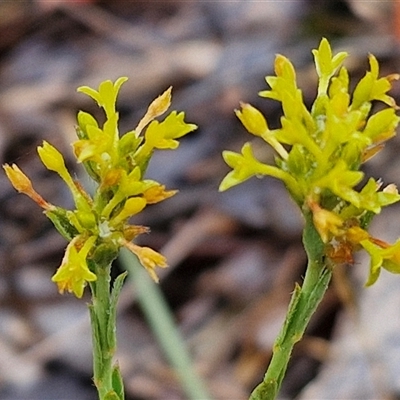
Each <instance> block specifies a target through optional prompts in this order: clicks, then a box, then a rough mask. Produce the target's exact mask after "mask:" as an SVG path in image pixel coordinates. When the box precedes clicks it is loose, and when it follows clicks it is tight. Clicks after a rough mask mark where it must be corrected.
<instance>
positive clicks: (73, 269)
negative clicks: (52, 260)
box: [51, 236, 97, 298]
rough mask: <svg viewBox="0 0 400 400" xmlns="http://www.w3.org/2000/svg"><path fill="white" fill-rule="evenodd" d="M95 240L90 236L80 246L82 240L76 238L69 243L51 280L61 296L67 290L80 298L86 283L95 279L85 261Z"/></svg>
mask: <svg viewBox="0 0 400 400" xmlns="http://www.w3.org/2000/svg"><path fill="white" fill-rule="evenodd" d="M96 239H97V238H96V237H95V236H91V237H90V238H89V239H87V240H86V241H85V242H84V244H83V245H81V243H80V241H81V240H82V238H81V237H79V236H76V237H75V238H74V239H72V240H71V241H70V242H69V244H68V246H67V249H66V251H65V255H64V258H63V260H62V263H61V266H60V267H59V268H58V270H57V272H56V273H55V275H54V276H53V277H52V278H51V280H52V281H53V282H55V283H57V286H58V290H59V292H60V293H61V294H62V293H64V290H67V291H68V292H70V293H72V292H73V293H74V294H75V296H76V297H78V298H81V297H82V295H83V290H84V288H85V286H86V283H87V282H93V281H95V280H96V279H97V277H96V275H95V274H94V273H93V272H91V271H90V270H89V267H88V265H87V260H86V259H87V255H88V253H89V252H90V250H91V249H92V247H93V245H94V243H95V241H96Z"/></svg>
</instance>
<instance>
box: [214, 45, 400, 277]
mask: <svg viewBox="0 0 400 400" xmlns="http://www.w3.org/2000/svg"><path fill="white" fill-rule="evenodd" d="M312 53H313V55H314V60H315V65H316V71H317V75H318V78H319V80H318V90H317V97H316V99H315V101H314V103H313V105H312V106H311V108H310V109H308V108H307V107H306V105H305V104H304V102H303V96H302V91H301V89H299V88H298V87H297V83H296V72H295V69H294V67H293V65H292V63H291V62H290V61H289V60H288V59H287V58H286V57H284V56H282V55H277V57H276V59H275V76H268V77H266V81H267V83H268V85H269V86H270V89H269V90H264V91H261V92H260V96H262V97H266V98H270V99H273V100H277V101H279V102H280V103H281V105H282V110H283V116H282V117H281V119H280V127H278V128H276V129H271V128H270V127H269V124H268V123H267V121H266V119H265V118H264V116H263V115H262V113H261V112H260V111H259V110H257V109H256V108H255V107H253V106H251V105H250V104H241V109H240V110H237V111H236V115H237V116H238V118H239V119H240V121H241V122H242V124H243V125H244V126H245V128H246V129H247V130H248V131H249V132H250V133H251V134H253V135H255V136H257V137H260V138H262V139H263V140H264V141H265V142H266V143H267V144H268V145H269V146H271V147H272V148H273V149H274V150H275V152H276V158H275V165H274V166H272V165H266V164H264V163H263V162H262V161H260V160H257V159H256V158H255V156H254V154H253V151H252V147H251V144H250V143H246V144H245V145H244V146H243V148H242V151H241V154H238V153H235V152H232V151H224V152H223V157H224V160H225V161H226V163H227V164H228V165H229V166H230V167H231V168H233V170H232V171H231V172H229V173H228V174H227V176H226V177H225V178H224V179H223V180H222V182H221V185H220V190H226V189H228V188H230V187H232V186H234V185H237V184H239V183H241V182H243V181H245V180H246V179H249V178H251V177H253V176H257V177H259V176H261V175H270V176H272V177H275V178H278V179H281V180H282V181H283V182H284V184H285V185H286V187H287V189H288V191H289V192H290V194H291V196H292V198H293V199H294V200H295V202H296V203H297V204H298V206H299V207H300V209H301V210H302V212H303V214H305V215H306V214H307V213H309V212H311V214H312V218H313V222H314V225H315V229H316V230H317V232H318V233H319V234H320V237H321V239H322V241H323V242H324V244H325V248H326V255H327V256H329V257H330V258H331V260H333V261H334V262H351V261H352V254H353V252H354V251H356V250H358V249H360V248H362V247H363V248H364V249H366V250H367V251H369V253H373V247H372V246H378V247H379V248H381V247H382V246H386V245H382V243H383V242H382V241H380V244H381V245H380V246H379V244H376V243H377V240H376V239H374V238H372V237H371V236H370V235H369V234H368V233H367V232H366V231H365V229H366V228H367V225H368V224H367V223H366V221H368V223H369V222H370V220H371V217H372V215H374V214H377V213H379V212H380V211H381V208H382V207H384V206H386V205H388V204H392V203H395V202H397V201H399V200H400V196H399V194H398V193H397V189H396V188H395V187H394V185H389V186H388V187H387V188H385V189H383V190H380V187H381V183H380V182H378V181H376V180H374V179H373V178H370V179H369V180H368V182H367V184H366V185H365V186H364V187H361V189H360V187H359V185H360V184H361V183H362V181H363V178H364V173H363V172H362V171H360V167H361V165H362V163H363V162H365V161H366V160H368V159H369V158H370V157H372V156H373V155H375V154H376V153H377V152H379V151H380V150H381V149H382V148H383V144H384V142H385V141H387V140H388V139H390V138H391V137H393V136H394V135H395V133H396V132H395V129H396V127H397V125H398V123H399V120H400V119H399V117H398V116H397V115H396V110H397V106H396V103H395V101H394V99H393V98H392V97H390V96H389V95H388V94H387V92H388V91H389V90H390V88H391V84H392V81H393V80H395V79H398V75H390V76H387V77H381V78H380V77H379V64H378V61H377V60H376V58H375V57H374V56H373V55H370V56H369V64H370V71H368V72H367V73H366V74H365V76H364V77H363V78H362V79H361V80H360V81H359V83H358V84H357V85H356V86H355V89H354V92H353V94H351V93H350V92H349V75H348V71H347V69H346V68H345V67H344V66H342V62H343V61H344V60H345V58H346V57H347V53H345V52H340V53H338V54H336V55H333V54H332V51H331V47H330V45H329V42H328V40H326V39H322V40H321V43H320V45H319V48H318V49H315V50H313V51H312ZM375 101H380V102H383V103H384V105H386V106H387V108H385V109H382V110H380V111H377V112H375V113H374V112H372V105H373V103H374V102H375ZM348 227H352V229H353V230H352V231H351V232H350V233H349V230H348V229H347V228H348ZM357 229H358V230H357ZM355 232H356V233H357V234H355ZM366 241H367V242H368V243H370V245H369V244H366ZM361 242H363V243H361ZM388 246H389V245H388ZM398 247H399V246H396V250H397V248H398ZM399 251H400V250H399ZM389 253H390V251H389V250H386V247H385V252H384V254H389ZM373 254H375V253H373ZM390 254H391V253H390ZM377 260H378V261H379V262H377ZM393 260H397V259H396V257H394V256H393V257H392V258H391V264H390V268H387V267H386V266H387V265H388V262H387V261H385V257H383V256H382V257H377V256H374V257H373V262H372V263H371V274H373V275H374V276H376V275H377V271H379V268H380V267H381V266H383V267H386V268H387V269H388V270H390V271H392V272H400V263H399V264H398V268H397V269H396V268H394V267H393V263H394V262H395V261H393ZM399 261H400V256H399ZM373 281H374V279H372V278H371V277H370V278H369V280H368V283H372V282H373Z"/></svg>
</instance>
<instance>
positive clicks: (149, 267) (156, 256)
mask: <svg viewBox="0 0 400 400" xmlns="http://www.w3.org/2000/svg"><path fill="white" fill-rule="evenodd" d="M122 244H123V246H125V247H126V248H127V249H128V250H130V251H131V252H132V253H134V254H135V255H136V256H137V257H138V258H139V261H140V263H141V264H142V265H143V267H144V268H145V269H146V271H147V272H148V273H149V275H150V277H151V278H152V279H153V281H154V282H156V283H158V281H159V279H158V276H157V274H156V273H155V271H154V269H155V268H156V267H160V268H167V267H168V265H167V260H166V258H165V257H164V256H163V255H162V254H160V253H157V252H156V251H155V250H153V249H151V248H150V247H140V246H138V245H136V244H134V243H132V242H128V241H126V240H124V241H123V242H122Z"/></svg>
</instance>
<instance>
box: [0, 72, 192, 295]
mask: <svg viewBox="0 0 400 400" xmlns="http://www.w3.org/2000/svg"><path fill="white" fill-rule="evenodd" d="M126 80H127V78H125V77H122V78H119V79H117V80H116V81H115V82H111V81H108V80H107V81H104V82H102V83H101V84H100V85H99V87H98V89H97V90H96V89H93V88H90V87H87V86H83V87H80V88H78V91H79V92H81V93H83V94H86V95H88V96H89V97H91V98H92V99H93V100H95V102H96V103H97V105H98V106H99V107H100V108H102V109H103V111H104V114H105V122H104V124H103V125H101V124H99V123H98V122H97V121H96V119H95V118H94V117H93V116H91V115H90V114H89V113H86V112H84V111H80V112H79V113H78V127H77V129H76V133H77V136H78V140H76V141H75V142H74V143H73V144H72V146H73V150H74V154H75V157H76V159H77V162H78V163H81V164H82V165H83V167H84V168H85V169H86V171H87V173H88V175H89V176H90V177H91V178H92V179H93V180H94V181H95V183H96V184H97V186H96V187H95V189H94V191H93V194H89V193H88V192H87V191H86V190H85V189H84V187H83V185H81V184H80V183H79V181H76V180H74V179H73V178H72V176H71V174H70V172H69V171H68V169H67V167H66V165H65V161H64V157H63V155H62V154H61V152H60V151H58V150H57V149H56V148H55V147H54V146H52V145H51V144H50V143H48V142H46V141H44V142H43V144H42V146H39V147H38V154H39V157H40V159H41V160H42V162H43V164H44V166H45V167H46V168H47V169H49V170H50V171H53V172H56V173H57V174H58V175H59V176H60V177H61V178H62V179H63V180H64V182H65V183H66V185H67V186H68V188H69V190H70V192H71V194H72V197H73V199H74V202H75V209H74V210H66V209H63V208H61V207H56V206H53V205H51V204H49V203H47V202H46V201H45V200H43V199H42V198H41V197H40V195H39V194H38V193H36V191H35V190H34V189H33V188H32V184H31V182H30V180H29V178H27V176H26V175H25V174H24V173H23V172H22V171H21V170H20V169H19V168H18V167H17V166H16V165H12V166H9V165H4V170H5V172H6V174H7V176H8V178H9V179H10V181H11V183H12V184H13V186H14V187H15V188H16V189H17V190H18V191H19V192H22V193H25V194H27V195H28V196H29V197H31V198H32V199H33V200H35V201H36V202H37V203H38V204H39V205H40V206H41V207H43V208H44V209H45V214H46V216H47V217H48V218H49V219H50V220H51V221H52V222H53V224H54V225H55V227H56V228H57V230H58V231H59V232H60V233H61V234H62V235H63V236H64V237H65V238H66V239H67V240H69V241H70V242H69V245H68V246H67V249H66V252H65V256H64V258H63V261H62V264H61V266H60V268H59V269H58V270H57V272H56V274H55V275H54V276H53V281H54V282H56V283H57V285H58V288H59V291H60V292H61V293H62V292H64V291H65V290H66V291H69V292H73V293H74V294H75V295H76V296H77V297H81V296H82V294H83V291H84V287H85V286H86V284H87V282H91V281H94V280H96V268H97V267H96V260H97V258H101V259H102V260H107V261H109V262H111V261H112V259H113V258H115V257H116V255H117V254H118V249H119V248H120V247H121V246H127V247H129V248H130V249H131V250H132V251H134V252H135V254H137V255H138V257H139V259H140V260H141V262H142V264H143V265H144V267H145V268H146V270H147V271H148V272H149V274H150V275H151V276H152V278H153V279H154V280H157V277H156V275H155V272H154V268H155V266H160V267H165V266H166V261H165V258H164V257H163V256H161V255H160V254H158V253H157V252H155V251H154V250H151V249H149V248H146V247H143V248H141V247H139V246H136V245H135V244H133V243H131V240H133V239H134V238H135V237H136V236H137V235H139V234H141V233H145V232H148V228H146V227H142V226H135V225H130V224H129V219H130V218H131V217H132V216H134V215H136V214H137V213H139V212H141V211H142V210H143V209H144V208H145V207H146V206H147V205H149V204H154V203H158V202H160V201H163V200H165V199H167V198H169V197H171V196H173V195H174V194H175V193H176V191H175V190H167V189H166V188H165V186H164V185H161V184H159V183H158V182H156V181H153V180H150V179H145V178H144V176H145V173H146V169H147V166H148V164H149V161H150V158H151V156H152V154H153V152H154V150H156V149H159V150H162V149H175V148H177V147H178V146H179V139H180V138H181V137H183V136H184V135H186V134H187V133H189V132H191V131H193V130H194V129H196V126H195V125H194V124H188V123H186V122H185V120H184V118H185V115H184V113H183V112H176V111H172V112H171V113H170V114H168V115H167V116H166V117H165V119H164V120H161V121H158V120H157V118H158V117H160V116H161V115H163V114H164V113H166V112H167V110H168V108H169V106H170V104H171V90H172V89H171V88H168V89H167V90H166V91H165V92H164V93H163V94H162V95H160V96H159V97H157V98H156V99H155V100H154V101H153V102H152V103H151V104H150V106H149V108H148V110H147V112H146V113H145V115H144V116H143V118H142V119H141V120H140V122H139V123H138V125H137V127H136V129H135V130H132V131H129V132H127V133H126V134H124V135H120V133H119V127H118V119H119V115H118V112H117V111H116V101H117V96H118V92H119V90H120V88H121V86H122V84H123V83H124V82H125V81H126ZM127 243H130V244H129V245H128V244H127ZM95 248H97V251H92V250H93V249H95ZM99 248H101V251H100V250H99ZM104 252H106V253H107V252H108V253H109V254H108V255H107V254H104ZM92 253H93V254H92ZM92 255H93V257H94V258H93V260H92V259H91V257H92ZM96 257H97V258H96ZM88 262H89V264H90V265H94V267H93V268H92V269H93V270H92V269H91V268H89V266H88V265H89V264H88Z"/></svg>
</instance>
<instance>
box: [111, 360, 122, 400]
mask: <svg viewBox="0 0 400 400" xmlns="http://www.w3.org/2000/svg"><path fill="white" fill-rule="evenodd" d="M111 379H112V387H113V389H114V391H115V393H116V394H117V395H118V398H119V399H120V400H124V399H125V393H124V382H123V380H122V376H121V370H120V368H119V365H118V364H115V365H114V367H113V371H112V378H111Z"/></svg>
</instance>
